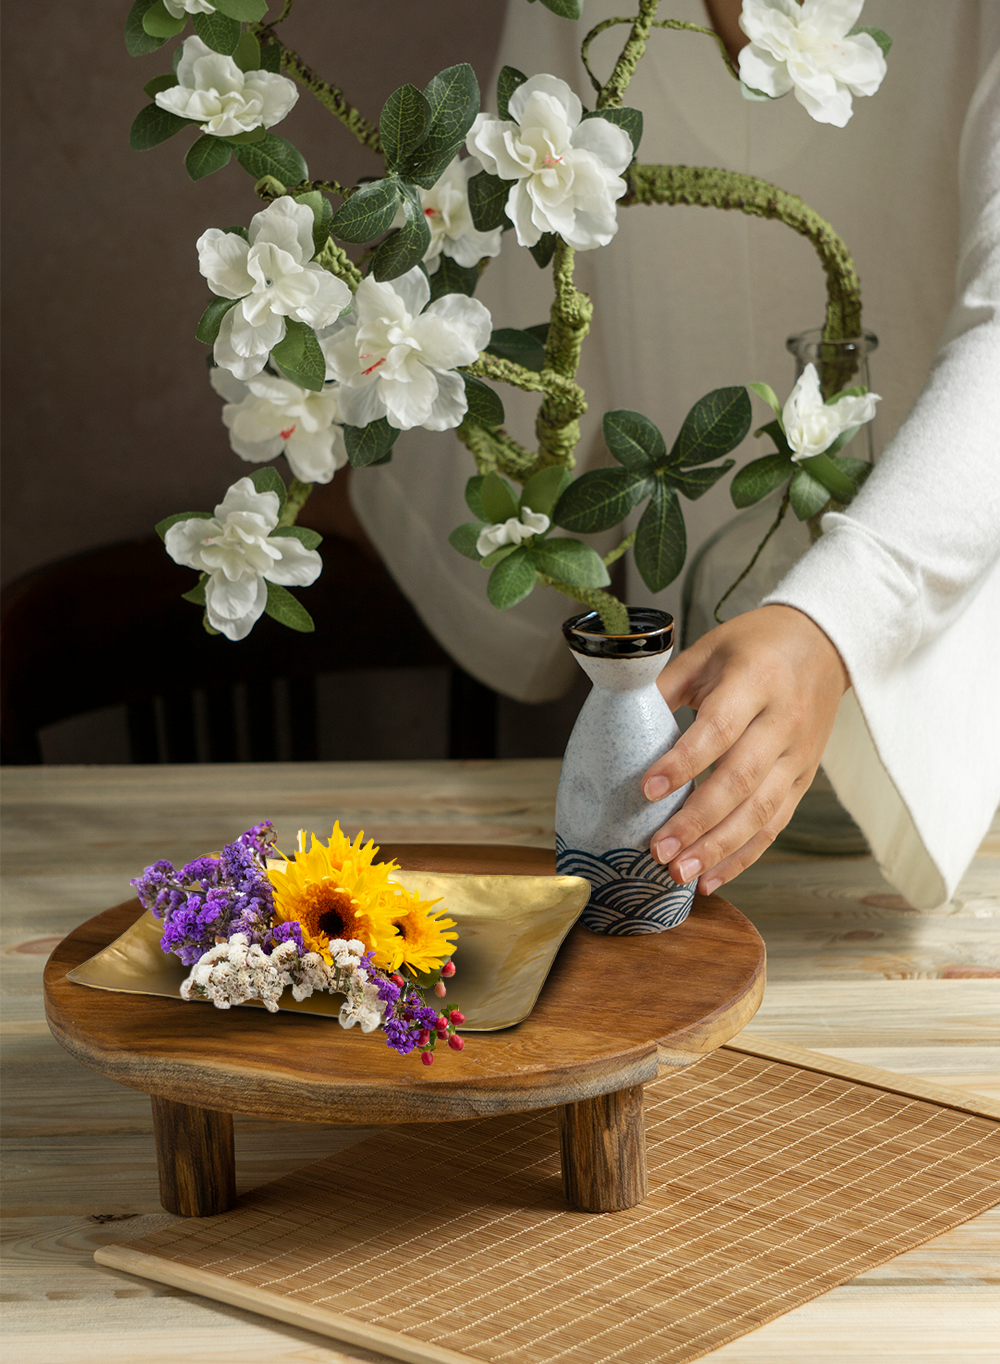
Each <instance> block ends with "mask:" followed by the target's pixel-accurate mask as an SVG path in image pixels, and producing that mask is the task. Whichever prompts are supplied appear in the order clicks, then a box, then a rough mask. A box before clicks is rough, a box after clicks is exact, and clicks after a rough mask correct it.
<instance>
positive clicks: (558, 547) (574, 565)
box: [528, 535, 611, 587]
mask: <svg viewBox="0 0 1000 1364" xmlns="http://www.w3.org/2000/svg"><path fill="white" fill-rule="evenodd" d="M528 553H529V554H530V555H531V559H532V562H533V563H534V565H535V567H536V568H537V569H538V571H539V572H540V573H545V574H547V575H548V577H550V578H557V579H558V580H559V581H560V582H562V583H569V585H570V586H571V587H607V585H608V583H609V582H610V581H611V579H610V577H609V576H608V570H607V569H606V568H605V566H604V561H603V560H602V558H601V556H600V555H599V554H598V553H597V551H596V550H595V549H594V548H593V546H592V545H585V544H584V543H583V541H582V540H569V539H567V538H566V536H564V535H557V536H555V537H554V538H550V539H548V540H537V541H536V542H535V543H534V544H533V545H531V546H530V547H529V548H528Z"/></svg>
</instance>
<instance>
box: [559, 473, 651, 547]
mask: <svg viewBox="0 0 1000 1364" xmlns="http://www.w3.org/2000/svg"><path fill="white" fill-rule="evenodd" d="M651 490H652V480H651V479H649V478H644V477H643V476H642V475H641V474H636V473H635V472H633V470H631V469H592V470H591V471H590V473H586V474H581V475H580V477H579V478H577V479H574V481H573V482H572V483H571V484H570V485H569V487H568V488H567V489H566V491H565V492H564V493H563V495H562V497H560V499H559V501H558V502H557V503H556V507H555V511H554V512H553V514H552V519H553V520H554V521H555V522H556V524H557V525H559V526H563V527H564V528H565V529H566V530H573V531H576V532H577V533H578V534H581V535H594V534H596V533H597V532H598V531H602V530H610V529H611V527H612V526H617V525H618V524H619V522H621V521H624V520H625V518H626V516H628V514H629V512H630V511H631V510H632V508H633V507H634V506H636V504H637V503H639V502H641V501H642V499H643V497H645V496H646V495H647V494H648V493H649V492H650V491H651Z"/></svg>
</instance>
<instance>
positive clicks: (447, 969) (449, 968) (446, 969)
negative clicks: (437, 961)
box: [441, 961, 455, 976]
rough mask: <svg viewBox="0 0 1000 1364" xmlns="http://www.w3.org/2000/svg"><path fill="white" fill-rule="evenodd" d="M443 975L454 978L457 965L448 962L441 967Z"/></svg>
mask: <svg viewBox="0 0 1000 1364" xmlns="http://www.w3.org/2000/svg"><path fill="white" fill-rule="evenodd" d="M441 974H442V975H443V976H453V975H454V974H455V963H454V962H453V961H446V962H445V964H444V965H443V966H442V967H441Z"/></svg>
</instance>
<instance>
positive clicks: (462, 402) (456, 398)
mask: <svg viewBox="0 0 1000 1364" xmlns="http://www.w3.org/2000/svg"><path fill="white" fill-rule="evenodd" d="M437 381H438V391H437V397H436V398H435V399H434V402H433V404H432V406H431V410H430V412H429V413H428V415H427V420H426V421H425V422H424V423H423V424H424V426H425V428H426V429H427V430H428V431H452V430H454V428H455V427H456V426H459V425H460V424H461V422H462V418H463V417H464V416H465V414H466V412H467V411H468V410H469V400H468V398H467V397H466V394H465V384H464V383H463V382H462V376H461V375H460V374H456V373H455V371H454V370H449V371H448V372H447V373H446V374H439V375H438V376H437Z"/></svg>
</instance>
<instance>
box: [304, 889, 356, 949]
mask: <svg viewBox="0 0 1000 1364" xmlns="http://www.w3.org/2000/svg"><path fill="white" fill-rule="evenodd" d="M310 917H311V918H312V921H313V924H314V925H315V929H316V932H318V933H322V934H323V935H324V936H325V937H327V938H350V937H352V936H353V934H352V933H351V932H350V931H349V930H350V929H351V927H352V925H353V922H354V916H353V914H352V913H351V897H350V895H349V894H348V892H347V891H346V890H327V891H324V893H323V896H322V898H321V899H320V900H319V903H318V904H316V905H315V906H314V908H313V913H312V915H311V916H310Z"/></svg>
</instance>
